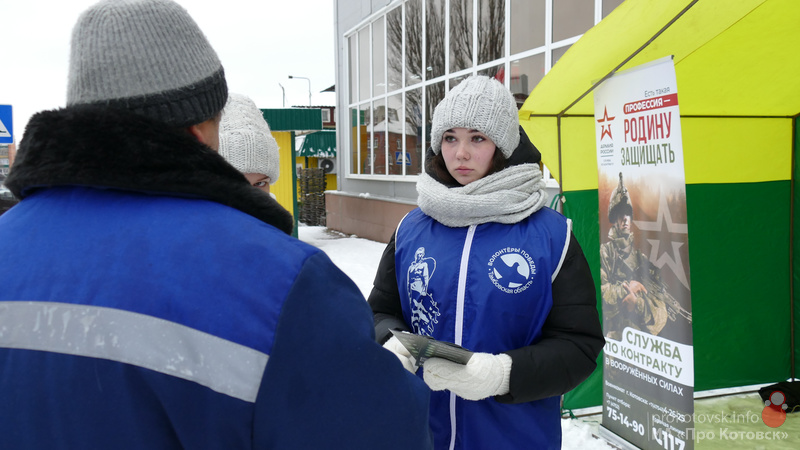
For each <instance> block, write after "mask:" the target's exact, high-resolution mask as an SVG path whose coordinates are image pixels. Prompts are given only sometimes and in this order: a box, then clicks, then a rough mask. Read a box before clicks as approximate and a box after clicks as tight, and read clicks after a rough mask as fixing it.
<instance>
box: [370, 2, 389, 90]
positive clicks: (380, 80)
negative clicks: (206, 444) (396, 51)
mask: <svg viewBox="0 0 800 450" xmlns="http://www.w3.org/2000/svg"><path fill="white" fill-rule="evenodd" d="M384 28H385V26H384V25H383V17H381V18H380V19H378V20H376V21H375V22H372V95H373V96H375V95H381V94H385V93H386V69H385V65H386V58H385V55H384V48H383V46H384V40H385V39H386V33H385V32H384V31H385V30H384Z"/></svg>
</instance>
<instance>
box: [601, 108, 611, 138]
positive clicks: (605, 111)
mask: <svg viewBox="0 0 800 450" xmlns="http://www.w3.org/2000/svg"><path fill="white" fill-rule="evenodd" d="M612 120H614V118H613V117H608V108H606V107H605V106H604V107H603V118H602V119H600V120H598V121H597V123H599V124H603V123H606V122H609V123H608V125H600V128H602V131H601V132H600V140H601V141H602V140H603V138H604V137H606V135H608V138H609V139H614V138H613V137H611V123H610V122H611V121H612ZM606 127H608V128H606Z"/></svg>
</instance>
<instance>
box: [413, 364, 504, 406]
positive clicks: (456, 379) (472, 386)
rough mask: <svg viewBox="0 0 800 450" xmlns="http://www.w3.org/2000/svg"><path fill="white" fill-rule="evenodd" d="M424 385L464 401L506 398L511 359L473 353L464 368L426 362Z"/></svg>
mask: <svg viewBox="0 0 800 450" xmlns="http://www.w3.org/2000/svg"><path fill="white" fill-rule="evenodd" d="M423 369H424V372H423V378H424V379H425V383H426V384H427V385H428V386H429V387H430V388H431V389H432V390H434V391H443V390H445V389H447V390H449V391H450V392H453V393H454V394H456V395H458V396H459V397H461V398H464V399H467V400H483V399H484V398H487V397H492V396H495V395H504V394H508V389H509V387H508V386H509V381H510V379H511V357H510V356H508V355H506V354H505V353H501V354H499V355H492V354H490V353H475V354H473V355H472V358H470V360H469V362H468V363H467V364H458V363H454V362H452V361H448V360H446V359H443V358H430V359H427V360H425V364H424V365H423Z"/></svg>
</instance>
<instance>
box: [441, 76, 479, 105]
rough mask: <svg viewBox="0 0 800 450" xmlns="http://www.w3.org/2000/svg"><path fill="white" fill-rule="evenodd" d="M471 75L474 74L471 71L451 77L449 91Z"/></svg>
mask: <svg viewBox="0 0 800 450" xmlns="http://www.w3.org/2000/svg"><path fill="white" fill-rule="evenodd" d="M481 75H482V74H481ZM471 76H472V74H471V73H470V74H466V75H461V76H459V77H453V78H450V83H449V85H448V87H447V88H448V91H452V90H453V88H454V87H456V86H458V85H459V84H461V82H462V81H464V80H466V79H467V78H469V77H471ZM433 106H436V105H433Z"/></svg>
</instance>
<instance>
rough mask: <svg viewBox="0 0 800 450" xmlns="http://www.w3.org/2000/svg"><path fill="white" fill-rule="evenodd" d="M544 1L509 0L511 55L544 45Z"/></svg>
mask: <svg viewBox="0 0 800 450" xmlns="http://www.w3.org/2000/svg"><path fill="white" fill-rule="evenodd" d="M544 8H545V0H511V54H512V55H514V54H516V53H519V52H524V51H527V50H531V49H534V48H539V47H541V46H543V45H544V38H545V32H544V27H545V9H544Z"/></svg>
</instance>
